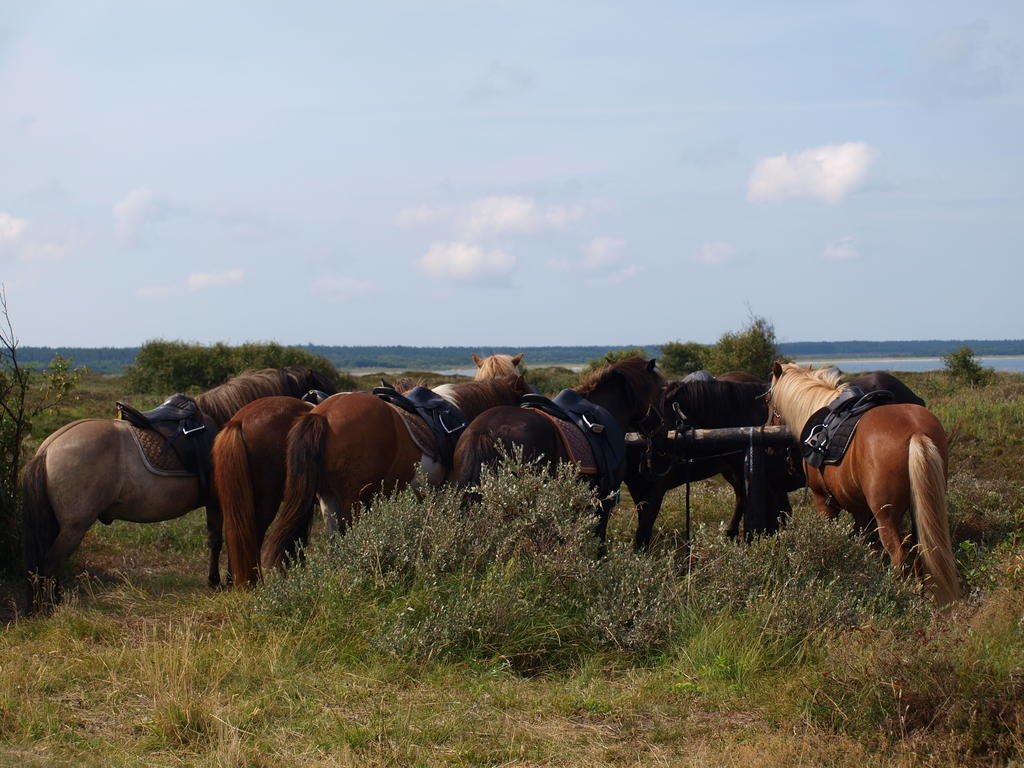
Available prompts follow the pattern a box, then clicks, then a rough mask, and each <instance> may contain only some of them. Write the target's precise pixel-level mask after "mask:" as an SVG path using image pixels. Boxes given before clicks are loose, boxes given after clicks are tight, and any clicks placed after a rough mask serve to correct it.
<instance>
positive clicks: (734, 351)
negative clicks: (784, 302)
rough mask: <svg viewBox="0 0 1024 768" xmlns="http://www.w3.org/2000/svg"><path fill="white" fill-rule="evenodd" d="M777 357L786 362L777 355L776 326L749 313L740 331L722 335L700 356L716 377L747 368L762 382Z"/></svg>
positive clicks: (767, 376) (769, 373) (768, 375)
mask: <svg viewBox="0 0 1024 768" xmlns="http://www.w3.org/2000/svg"><path fill="white" fill-rule="evenodd" d="M776 360H781V361H783V362H785V361H786V358H784V357H783V356H782V355H780V354H779V348H778V344H777V343H776V340H775V327H774V326H773V325H772V324H771V323H770V322H769V321H768V320H766V319H765V318H763V317H757V316H752V317H751V318H750V320H749V321H748V322H747V326H746V327H745V328H744V329H743V330H741V331H736V332H732V331H729V332H727V333H724V334H722V336H721V338H719V340H718V342H717V343H716V344H714V345H713V346H711V347H708V348H707V350H706V353H705V354H704V356H703V363H704V367H706V368H707V369H708V370H709V371H711V373H713V374H714V375H716V376H717V375H719V374H721V373H725V372H726V371H746V372H747V373H752V374H754V375H755V376H757V377H758V378H761V379H764V380H765V381H767V380H768V379H770V378H771V372H772V364H773V363H774V362H775V361H776Z"/></svg>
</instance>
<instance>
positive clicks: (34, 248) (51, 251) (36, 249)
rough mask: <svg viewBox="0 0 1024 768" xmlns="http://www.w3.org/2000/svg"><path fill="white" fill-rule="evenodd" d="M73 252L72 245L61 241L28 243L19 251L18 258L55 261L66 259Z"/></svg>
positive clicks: (44, 261) (43, 261) (45, 261)
mask: <svg viewBox="0 0 1024 768" xmlns="http://www.w3.org/2000/svg"><path fill="white" fill-rule="evenodd" d="M69 253H71V246H69V245H61V244H60V243H26V244H25V245H24V246H23V247H22V248H21V249H20V250H19V251H18V258H19V259H21V260H22V261H34V262H42V263H50V264H52V263H55V262H58V261H64V257H65V256H67V255H68V254H69Z"/></svg>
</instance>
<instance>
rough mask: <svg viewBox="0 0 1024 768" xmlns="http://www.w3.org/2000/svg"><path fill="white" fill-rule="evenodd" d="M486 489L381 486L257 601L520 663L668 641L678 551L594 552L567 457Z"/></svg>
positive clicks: (387, 643) (347, 632)
mask: <svg viewBox="0 0 1024 768" xmlns="http://www.w3.org/2000/svg"><path fill="white" fill-rule="evenodd" d="M479 493H480V497H481V500H480V502H479V503H474V504H472V505H470V506H466V505H465V504H464V502H463V498H462V494H461V493H460V491H459V490H458V489H455V488H446V489H441V490H438V489H430V488H428V489H426V490H423V491H421V493H420V495H417V493H415V492H413V491H411V490H407V491H405V492H402V493H399V494H397V495H395V496H393V497H391V498H382V499H379V500H377V501H376V502H375V503H374V505H373V507H372V509H371V510H368V511H366V512H364V513H363V515H362V516H361V517H360V519H359V520H358V521H357V522H356V524H355V525H354V526H352V528H351V529H350V530H349V531H348V533H347V534H346V535H345V536H344V537H343V538H341V539H335V540H333V541H331V542H329V543H328V544H327V545H326V546H321V547H319V548H314V549H313V550H312V551H310V552H309V553H308V556H307V558H306V566H305V568H296V569H293V570H292V571H291V572H290V573H289V574H288V576H287V577H286V578H273V577H271V578H269V579H268V580H267V583H266V584H265V586H264V587H263V589H262V590H261V592H260V593H259V595H258V606H259V611H260V612H261V613H262V614H263V615H265V616H268V617H271V618H275V619H276V620H285V621H292V622H295V623H296V624H298V625H301V626H308V625H309V624H310V623H315V624H317V625H319V626H321V627H322V628H324V629H325V631H327V632H329V633H331V634H332V635H334V636H336V637H337V638H338V640H339V642H342V643H344V642H345V638H351V634H352V631H353V629H352V628H353V626H359V627H361V630H360V631H361V632H365V633H366V637H368V642H369V644H370V645H371V646H373V647H375V648H376V649H377V650H378V651H383V652H386V653H393V654H398V655H404V656H410V657H414V658H448V659H452V658H456V659H457V658H465V657H470V658H472V657H485V658H491V657H495V656H497V657H501V658H503V659H505V660H507V662H508V663H509V664H510V665H511V666H513V667H514V668H516V669H519V670H521V671H535V670H538V669H540V668H549V667H553V666H558V665H560V664H563V663H565V662H567V661H570V660H572V659H575V658H577V657H578V656H579V655H580V654H581V653H585V652H587V651H593V650H596V649H600V648H615V649H619V650H621V651H622V652H625V653H627V654H643V653H648V652H652V651H655V650H658V649H660V648H662V647H663V646H664V645H665V644H666V643H667V641H668V640H669V638H670V636H671V627H672V622H673V620H674V618H675V617H676V616H677V615H678V614H679V607H680V605H679V596H680V586H679V582H678V579H677V578H676V576H675V570H674V566H673V563H672V561H671V559H670V558H669V557H667V556H660V557H659V556H649V555H637V554H635V553H634V552H633V551H632V547H628V546H626V545H623V546H613V547H611V548H610V551H609V552H608V553H607V555H606V556H604V557H602V558H598V557H597V554H598V544H597V540H596V537H595V535H594V523H595V520H594V517H593V515H592V514H591V510H592V506H591V505H592V496H591V491H590V490H589V488H587V487H585V486H584V485H582V484H581V483H580V482H579V480H578V479H577V477H576V475H575V472H574V470H572V469H571V468H570V467H568V465H562V467H561V469H559V471H558V472H557V474H556V476H554V477H552V476H551V475H549V474H547V473H544V472H539V471H538V470H537V469H536V468H535V467H532V466H525V465H523V464H522V463H521V462H519V461H507V462H504V463H503V464H502V465H501V466H500V467H498V468H496V469H494V470H491V471H489V472H485V476H484V478H483V480H482V482H481V486H480V488H479ZM370 616H372V617H373V618H372V619H371V618H369V617H370ZM360 617H362V620H360ZM349 641H350V640H349Z"/></svg>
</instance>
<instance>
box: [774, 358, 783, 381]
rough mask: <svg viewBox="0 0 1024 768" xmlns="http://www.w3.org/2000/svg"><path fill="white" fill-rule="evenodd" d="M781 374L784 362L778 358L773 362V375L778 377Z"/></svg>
mask: <svg viewBox="0 0 1024 768" xmlns="http://www.w3.org/2000/svg"><path fill="white" fill-rule="evenodd" d="M781 375H782V363H780V362H779V361H778V360H776V361H775V362H774V363H772V376H774V377H775V378H776V379H777V378H779V377H780V376H781Z"/></svg>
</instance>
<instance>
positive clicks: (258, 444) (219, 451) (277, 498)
mask: <svg viewBox="0 0 1024 768" xmlns="http://www.w3.org/2000/svg"><path fill="white" fill-rule="evenodd" d="M473 358H474V360H475V361H477V366H478V369H479V370H477V378H478V379H486V378H494V377H496V376H499V375H510V374H511V375H514V374H515V373H516V368H515V366H516V365H517V364H518V363H519V360H520V359H522V355H517V356H516V357H515V358H513V357H511V356H509V355H493V356H491V357H487V358H483V359H481V358H478V357H477V356H476V355H474V356H473ZM501 371H506V373H505V374H502V373H501ZM414 386H416V382H413V381H411V380H409V379H405V378H402V379H399V380H397V381H396V382H395V387H396V388H397V389H398V390H399V391H403V390H406V389H412V387H414ZM452 386H453V385H450V384H442V385H441V386H439V387H436V388H435V391H437V392H439V394H442V396H443V395H444V394H445V393H446V392H447V391H448V390H449V388H450V387H452ZM312 408H313V403H308V402H303V401H299V400H294V399H291V398H284V397H268V398H262V399H260V400H256V401H254V402H252V403H249V404H248V405H247V406H245V407H244V408H242V409H240V410H239V411H238V413H236V414H235V415H234V416H233V417H232V419H231V421H229V422H228V423H227V424H225V425H224V428H223V429H222V430H221V431H220V433H219V434H218V435H217V440H216V441H215V442H214V445H213V466H214V477H215V484H216V487H217V493H218V498H219V500H220V506H221V509H222V511H223V514H224V541H225V543H226V544H227V549H228V560H229V562H230V563H231V568H232V576H233V578H234V581H235V584H237V585H239V586H249V585H251V584H252V583H253V582H254V581H256V580H258V579H259V577H260V567H259V563H260V550H261V548H262V546H263V540H264V537H265V536H266V532H267V529H268V528H269V527H270V525H271V523H272V522H273V520H274V518H275V517H276V516H277V512H278V508H279V507H280V506H281V499H282V498H283V497H284V485H285V473H286V462H285V455H286V451H287V443H288V430H289V429H290V428H291V426H292V424H293V423H295V420H296V419H298V418H299V416H302V415H303V414H305V413H307V412H308V411H309V410H311V409H312ZM327 521H328V525H329V526H331V527H333V523H334V519H333V518H332V517H330V516H328V517H327Z"/></svg>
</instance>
